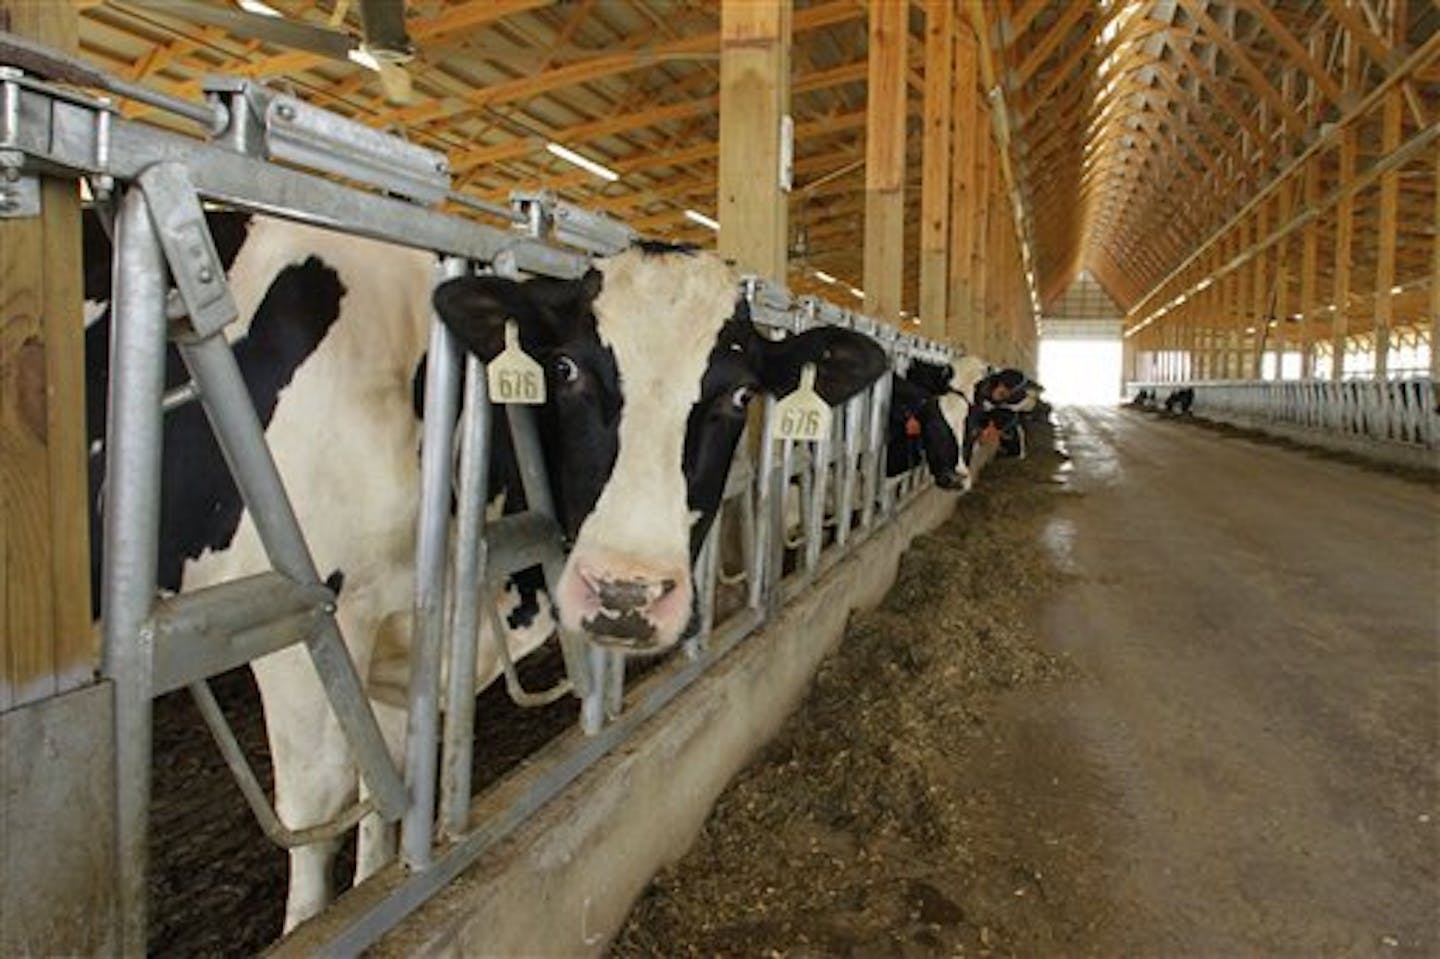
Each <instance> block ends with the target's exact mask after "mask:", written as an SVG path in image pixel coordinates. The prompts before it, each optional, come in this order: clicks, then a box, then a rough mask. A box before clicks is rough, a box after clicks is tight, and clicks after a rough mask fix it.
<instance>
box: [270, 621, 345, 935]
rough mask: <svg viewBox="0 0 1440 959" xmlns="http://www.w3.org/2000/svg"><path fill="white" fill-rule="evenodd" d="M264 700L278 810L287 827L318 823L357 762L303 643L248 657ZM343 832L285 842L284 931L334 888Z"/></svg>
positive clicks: (337, 806) (336, 806)
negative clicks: (289, 845) (301, 841)
mask: <svg viewBox="0 0 1440 959" xmlns="http://www.w3.org/2000/svg"><path fill="white" fill-rule="evenodd" d="M252 669H253V670H254V672H255V679H256V681H257V683H258V685H259V687H260V697H261V700H262V702H263V703H264V707H265V727H266V733H267V735H268V737H269V740H270V756H271V761H272V763H273V765H274V770H275V811H276V813H277V814H278V815H279V816H280V821H281V822H283V823H284V824H285V825H286V826H287V827H289V828H290V829H304V828H308V827H311V826H318V825H320V824H322V823H325V822H327V821H329V820H331V819H333V818H334V817H335V816H337V815H339V814H340V813H341V812H342V811H343V810H344V809H345V808H346V806H348V805H349V804H350V803H351V802H353V801H354V799H355V784H356V774H355V765H354V762H353V760H352V759H351V756H350V747H349V744H348V743H347V742H346V740H345V735H344V733H343V732H342V731H341V729H340V723H339V721H338V720H337V719H336V718H335V714H334V713H333V712H331V710H330V705H329V701H328V700H327V699H326V696H325V690H324V687H323V686H322V685H321V684H320V680H319V677H318V676H317V675H316V673H315V669H314V667H313V666H312V665H311V663H310V657H309V655H308V654H307V653H306V652H305V650H304V648H303V647H298V646H297V647H291V648H289V649H286V650H282V651H281V652H278V653H274V654H272V655H270V656H267V657H265V658H263V659H260V660H257V661H256V662H255V663H253V664H252ZM339 846H340V840H339V839H332V840H327V841H324V842H316V843H310V844H307V845H304V846H297V847H296V848H294V849H291V850H290V891H289V895H288V897H287V898H286V902H285V926H284V931H285V932H289V931H290V930H291V929H293V928H295V927H296V926H297V925H299V924H300V923H301V922H304V921H305V920H306V919H308V918H310V917H311V916H313V915H315V914H316V913H317V912H319V911H320V910H321V909H323V908H324V907H325V905H326V904H327V903H328V902H329V901H330V900H331V899H332V898H333V896H334V881H333V879H332V877H331V872H332V869H331V866H332V865H333V863H334V860H335V853H336V851H337V850H338V849H339Z"/></svg>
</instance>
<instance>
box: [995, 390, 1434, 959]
mask: <svg viewBox="0 0 1440 959" xmlns="http://www.w3.org/2000/svg"><path fill="white" fill-rule="evenodd" d="M1060 419H1061V421H1062V424H1063V426H1064V433H1065V436H1066V438H1067V441H1068V445H1069V451H1070V453H1071V455H1072V457H1073V469H1072V470H1071V471H1070V472H1069V474H1068V475H1067V476H1066V477H1065V480H1066V482H1067V483H1068V485H1069V486H1070V487H1071V488H1072V489H1073V490H1074V491H1075V492H1076V493H1078V494H1080V495H1075V496H1070V497H1065V502H1064V503H1063V505H1062V506H1061V507H1060V508H1059V509H1058V510H1057V511H1056V513H1055V514H1054V515H1053V517H1052V518H1051V519H1050V520H1049V522H1048V525H1047V526H1046V528H1045V531H1044V534H1043V535H1042V548H1045V549H1046V550H1048V551H1049V552H1050V553H1051V554H1052V555H1053V556H1054V558H1055V559H1056V560H1057V562H1058V563H1059V564H1060V565H1061V567H1062V568H1063V569H1064V570H1065V572H1066V574H1067V580H1068V582H1067V584H1066V585H1065V587H1064V588H1063V589H1062V590H1061V591H1060V592H1059V593H1058V594H1057V596H1056V597H1055V598H1054V599H1053V600H1052V601H1051V602H1050V603H1049V604H1048V605H1047V607H1046V608H1045V610H1044V611H1043V613H1042V618H1043V632H1044V635H1045V637H1046V639H1047V642H1048V643H1050V644H1051V645H1052V646H1053V647H1054V648H1055V649H1056V650H1058V651H1062V652H1064V653H1066V654H1068V656H1069V657H1071V659H1072V660H1073V662H1074V663H1075V665H1076V666H1077V667H1078V670H1079V672H1080V674H1081V675H1082V676H1083V677H1084V678H1083V679H1081V680H1080V681H1078V682H1075V683H1071V684H1067V685H1066V686H1065V687H1064V688H1062V689H1061V690H1059V691H1058V692H1057V691H1055V690H1049V691H1045V692H1044V693H1043V694H1037V696H1036V697H1035V698H1034V699H1032V700H1030V701H1027V702H1024V703H1017V704H1015V705H1014V715H1013V716H1012V718H1013V719H1014V720H1015V721H1016V731H1015V734H1014V735H1015V737H1016V738H1017V741H1022V742H1030V743H1031V744H1032V745H1031V747H1030V748H1028V749H1026V750H1025V751H1024V754H1023V755H1024V761H1025V763H1026V765H1027V769H1026V770H1025V773H1024V775H1025V778H1027V779H1030V780H1034V781H1040V782H1043V781H1046V780H1047V779H1051V778H1053V779H1054V780H1055V781H1059V780H1060V777H1061V776H1062V775H1063V776H1064V777H1066V780H1065V781H1067V782H1070V783H1074V784H1076V785H1075V788H1074V789H1073V790H1072V791H1070V795H1069V797H1068V799H1064V800H1062V801H1059V802H1058V803H1057V804H1056V805H1055V807H1054V808H1053V809H1052V813H1053V815H1054V816H1055V817H1056V818H1058V819H1070V820H1072V821H1074V822H1077V823H1078V822H1083V823H1085V824H1086V826H1085V828H1086V829H1087V830H1094V831H1095V839H1096V845H1095V855H1094V856H1093V858H1091V859H1090V860H1089V862H1088V864H1086V865H1085V867H1084V868H1083V869H1082V870H1080V874H1079V875H1076V876H1075V877H1074V879H1075V881H1077V882H1081V883H1083V884H1084V885H1085V886H1086V887H1088V888H1089V889H1090V890H1091V891H1092V893H1093V895H1094V896H1095V898H1096V911H1097V913H1103V914H1104V915H1105V918H1106V919H1107V921H1106V922H1104V923H1103V926H1104V929H1105V936H1104V941H1103V942H1102V941H1099V940H1096V941H1092V942H1090V943H1089V944H1088V947H1087V946H1086V945H1082V944H1081V943H1079V942H1076V943H1073V945H1075V946H1077V947H1079V948H1078V950H1077V951H1082V952H1090V951H1096V952H1101V953H1117V952H1123V953H1127V954H1143V955H1207V956H1208V955H1336V954H1340V955H1357V954H1358V955H1374V954H1383V955H1427V956H1433V955H1440V878H1437V871H1440V840H1437V828H1440V808H1437V769H1440V766H1437V760H1440V669H1437V666H1440V653H1437V647H1440V608H1437V596H1440V592H1437V588H1440V495H1437V493H1436V490H1435V487H1434V485H1433V484H1424V483H1417V482H1414V481H1413V480H1405V479H1401V478H1396V477H1392V476H1386V475H1383V474H1380V473H1376V472H1373V471H1367V470H1364V469H1360V468H1357V467H1356V466H1353V465H1350V464H1345V463H1337V462H1333V461H1327V460H1325V459H1321V458H1317V457H1313V456H1308V455H1306V454H1304V453H1302V452H1297V451H1294V450H1284V449H1275V448H1272V447H1269V446H1265V445H1260V444H1256V443H1253V442H1250V441H1246V440H1243V439H1237V438H1232V437H1226V436H1222V435H1217V434H1215V433H1212V432H1208V431H1204V430H1201V429H1198V428H1195V427H1194V426H1192V425H1188V424H1185V423H1182V422H1176V421H1169V420H1162V419H1157V418H1155V417H1150V416H1144V415H1141V414H1139V413H1136V412H1132V411H1126V410H1099V409H1085V410H1069V411H1065V412H1063V413H1062V414H1061V417H1060ZM1035 743H1039V744H1040V746H1035V745H1034V744H1035ZM1050 766H1053V767H1054V771H1055V776H1054V777H1051V776H1049V775H1048V772H1049V768H1048V767H1050ZM1077 768H1079V769H1081V770H1083V775H1079V776H1077V774H1076V770H1077ZM1017 776H1018V773H1017Z"/></svg>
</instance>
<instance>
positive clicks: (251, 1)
mask: <svg viewBox="0 0 1440 959" xmlns="http://www.w3.org/2000/svg"><path fill="white" fill-rule="evenodd" d="M235 5H236V6H237V7H239V8H240V9H241V10H244V11H245V12H246V13H253V14H255V15H256V16H260V17H283V16H285V14H283V13H281V12H280V11H279V10H276V9H275V8H274V7H272V6H270V4H268V3H261V2H260V0H235Z"/></svg>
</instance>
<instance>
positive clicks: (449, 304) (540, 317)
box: [434, 270, 599, 363]
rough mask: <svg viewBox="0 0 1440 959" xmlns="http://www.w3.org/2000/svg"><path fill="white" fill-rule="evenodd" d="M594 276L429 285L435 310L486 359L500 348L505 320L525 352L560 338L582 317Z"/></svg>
mask: <svg viewBox="0 0 1440 959" xmlns="http://www.w3.org/2000/svg"><path fill="white" fill-rule="evenodd" d="M592 274H593V277H595V278H596V279H592ZM598 277H599V274H598V273H596V272H595V271H594V270H591V271H590V272H589V273H587V274H586V275H585V276H584V277H582V278H580V279H578V280H556V279H551V278H548V277H541V278H537V279H533V280H526V281H524V282H517V281H515V280H510V279H506V278H504V277H499V276H462V277H458V278H456V279H453V280H447V281H445V282H444V283H442V284H440V285H439V286H438V287H436V288H435V296H434V303H435V312H436V313H438V314H440V319H441V320H443V321H444V323H445V325H446V326H448V327H449V328H450V330H451V331H452V332H453V333H454V334H455V335H456V336H457V337H458V338H459V340H460V342H461V343H462V344H463V345H464V346H465V348H466V349H467V350H469V351H470V352H472V353H474V354H475V355H476V356H478V357H480V359H482V360H484V361H485V362H487V363H488V362H490V361H491V360H493V359H494V358H495V357H496V355H498V354H499V352H500V350H501V349H503V348H504V346H505V321H506V320H514V321H515V322H516V323H517V324H519V327H520V344H521V346H523V347H524V348H525V350H526V351H527V352H536V351H542V350H544V349H546V348H547V347H551V346H554V345H555V344H557V343H559V342H561V341H562V340H564V339H565V338H566V336H565V331H566V329H567V327H568V325H569V324H570V323H572V322H574V321H575V320H577V319H578V318H579V317H580V316H581V315H588V306H589V303H590V301H591V300H593V299H594V298H595V293H596V292H598Z"/></svg>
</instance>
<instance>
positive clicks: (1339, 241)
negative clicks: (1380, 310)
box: [1330, 125, 1359, 380]
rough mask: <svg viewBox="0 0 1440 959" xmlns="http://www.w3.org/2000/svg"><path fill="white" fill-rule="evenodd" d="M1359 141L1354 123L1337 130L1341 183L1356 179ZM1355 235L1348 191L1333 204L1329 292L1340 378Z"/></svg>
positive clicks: (1334, 371) (1335, 373) (1334, 374)
mask: <svg viewBox="0 0 1440 959" xmlns="http://www.w3.org/2000/svg"><path fill="white" fill-rule="evenodd" d="M1358 152H1359V143H1358V140H1357V137H1356V131H1355V127H1354V125H1350V126H1347V127H1346V128H1345V129H1344V131H1342V132H1341V134H1340V172H1339V181H1340V183H1341V184H1345V183H1348V182H1350V181H1352V180H1354V179H1355V157H1356V154H1357V153H1358ZM1354 236H1355V200H1354V197H1353V195H1350V194H1347V195H1346V196H1344V197H1342V198H1341V200H1340V202H1339V203H1338V204H1337V205H1336V210H1335V268H1334V272H1333V274H1332V276H1333V281H1332V284H1331V292H1330V297H1331V299H1330V309H1331V314H1330V342H1331V346H1332V349H1333V350H1334V354H1333V355H1332V356H1331V358H1330V361H1331V364H1332V366H1331V369H1330V378H1331V379H1332V380H1339V379H1340V377H1341V374H1342V372H1343V368H1342V363H1343V362H1344V359H1345V335H1346V334H1347V333H1348V332H1349V328H1348V323H1347V315H1348V310H1349V306H1350V264H1351V259H1350V257H1351V243H1352V241H1353V239H1354Z"/></svg>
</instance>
